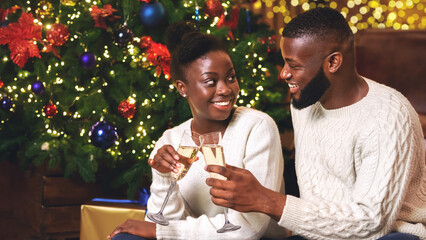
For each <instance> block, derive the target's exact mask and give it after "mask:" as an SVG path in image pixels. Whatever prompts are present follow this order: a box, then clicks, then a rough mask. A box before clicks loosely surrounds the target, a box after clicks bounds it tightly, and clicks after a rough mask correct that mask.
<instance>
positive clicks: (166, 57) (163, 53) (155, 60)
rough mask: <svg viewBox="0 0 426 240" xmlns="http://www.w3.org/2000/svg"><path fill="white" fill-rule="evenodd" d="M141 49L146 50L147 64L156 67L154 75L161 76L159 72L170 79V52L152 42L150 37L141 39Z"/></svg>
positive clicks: (159, 44)
mask: <svg viewBox="0 0 426 240" xmlns="http://www.w3.org/2000/svg"><path fill="white" fill-rule="evenodd" d="M141 40H142V41H141V48H144V49H146V53H147V54H148V56H147V58H148V61H149V63H151V64H152V65H157V67H156V68H155V74H156V75H157V76H160V75H161V71H163V73H164V77H165V78H166V79H167V80H169V79H170V52H169V50H168V49H167V47H166V46H164V45H163V44H161V43H156V42H154V41H152V39H151V38H150V37H142V38H141Z"/></svg>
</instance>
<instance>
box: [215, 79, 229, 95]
mask: <svg viewBox="0 0 426 240" xmlns="http://www.w3.org/2000/svg"><path fill="white" fill-rule="evenodd" d="M231 92H232V90H231V88H230V87H229V86H228V84H227V83H226V82H225V81H219V82H218V83H217V93H218V94H222V95H228V94H230V93H231Z"/></svg>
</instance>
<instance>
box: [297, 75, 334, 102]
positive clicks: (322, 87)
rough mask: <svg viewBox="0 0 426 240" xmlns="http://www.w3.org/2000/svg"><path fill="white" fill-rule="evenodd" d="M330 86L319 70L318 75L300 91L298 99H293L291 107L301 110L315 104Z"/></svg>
mask: <svg viewBox="0 0 426 240" xmlns="http://www.w3.org/2000/svg"><path fill="white" fill-rule="evenodd" d="M329 86H330V81H329V80H328V78H327V77H326V76H325V74H324V70H323V69H322V68H320V69H319V71H318V73H317V74H316V75H315V76H314V77H313V78H312V80H311V81H310V82H309V83H308V85H306V87H305V88H304V89H303V90H300V97H299V99H295V98H294V97H293V100H292V105H293V107H295V108H297V109H303V108H305V107H308V106H310V105H312V104H314V103H316V102H317V101H318V100H320V98H321V97H322V95H324V93H325V91H326V90H327V89H328V87H329Z"/></svg>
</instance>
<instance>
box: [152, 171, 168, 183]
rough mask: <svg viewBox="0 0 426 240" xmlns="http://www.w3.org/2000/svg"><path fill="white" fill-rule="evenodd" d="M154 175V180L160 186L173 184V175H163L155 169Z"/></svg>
mask: <svg viewBox="0 0 426 240" xmlns="http://www.w3.org/2000/svg"><path fill="white" fill-rule="evenodd" d="M152 174H153V175H155V177H154V176H153V178H152V179H155V180H156V182H157V183H158V184H164V185H166V186H169V185H170V184H171V183H172V175H171V174H170V173H162V172H159V171H157V170H155V169H153V170H152ZM160 186H161V185H160Z"/></svg>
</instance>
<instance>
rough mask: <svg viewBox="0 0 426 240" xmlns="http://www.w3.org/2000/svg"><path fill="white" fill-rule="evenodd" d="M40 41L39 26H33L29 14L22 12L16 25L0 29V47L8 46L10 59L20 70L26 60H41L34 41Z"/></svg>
mask: <svg viewBox="0 0 426 240" xmlns="http://www.w3.org/2000/svg"><path fill="white" fill-rule="evenodd" d="M40 40H41V26H39V25H36V24H34V18H33V15H32V14H31V13H28V14H27V13H25V12H22V15H21V17H20V18H19V20H18V22H17V23H10V24H9V25H8V26H7V27H3V28H0V45H6V44H8V45H9V50H10V57H11V59H12V61H13V62H14V63H15V64H17V65H18V66H19V67H20V68H23V67H24V65H25V63H27V61H28V58H30V57H38V58H41V56H40V53H39V50H38V47H37V44H36V43H35V41H40Z"/></svg>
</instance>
